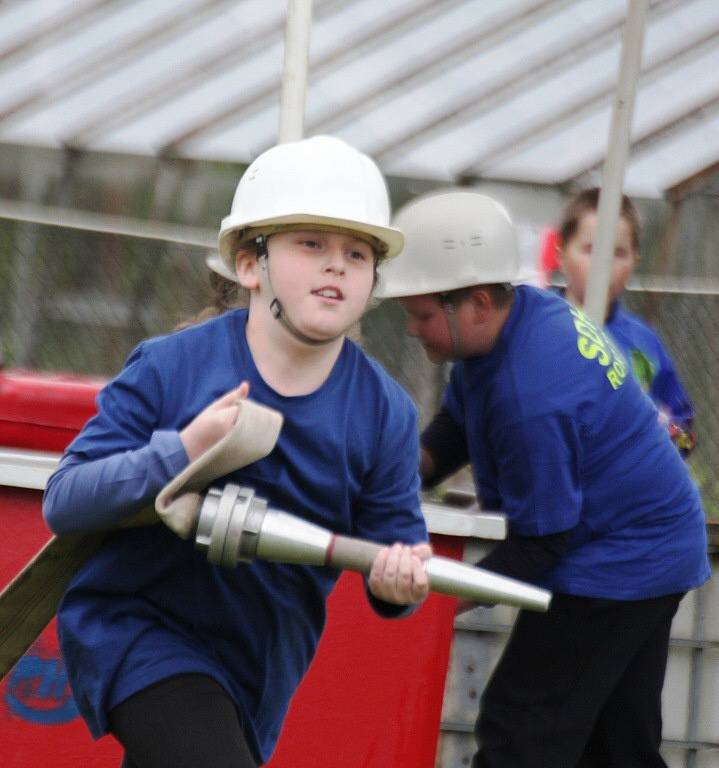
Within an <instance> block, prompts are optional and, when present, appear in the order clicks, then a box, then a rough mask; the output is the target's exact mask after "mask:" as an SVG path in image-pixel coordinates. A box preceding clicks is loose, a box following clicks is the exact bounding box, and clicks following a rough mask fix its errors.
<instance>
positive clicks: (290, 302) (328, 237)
mask: <svg viewBox="0 0 719 768" xmlns="http://www.w3.org/2000/svg"><path fill="white" fill-rule="evenodd" d="M268 250H269V270H270V277H271V280H272V287H273V288H274V291H275V295H276V296H277V297H278V298H279V300H280V302H281V303H282V306H283V307H285V309H286V311H287V313H288V315H289V317H290V318H291V319H292V322H293V323H294V324H295V325H297V326H299V328H300V330H302V331H303V332H304V333H307V334H308V335H310V336H312V337H313V338H332V337H334V336H337V335H338V334H341V333H344V332H345V331H346V330H347V329H348V328H349V327H350V326H351V325H352V324H353V323H355V322H356V321H357V320H358V319H359V318H360V316H361V315H362V313H363V312H364V309H365V306H366V304H367V300H368V299H369V296H370V293H371V291H372V286H373V283H374V251H373V250H372V246H371V245H370V244H369V243H368V242H367V241H365V240H362V239H360V238H358V237H355V236H353V235H351V234H344V233H338V232H329V231H325V230H317V229H303V230H292V231H289V232H280V233H277V234H275V235H271V236H270V238H269V239H268Z"/></svg>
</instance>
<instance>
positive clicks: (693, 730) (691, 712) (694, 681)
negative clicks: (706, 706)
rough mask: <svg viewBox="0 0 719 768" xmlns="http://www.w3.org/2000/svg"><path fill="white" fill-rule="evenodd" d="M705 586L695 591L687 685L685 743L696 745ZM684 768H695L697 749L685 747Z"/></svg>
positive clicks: (702, 651) (702, 660)
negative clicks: (689, 670)
mask: <svg viewBox="0 0 719 768" xmlns="http://www.w3.org/2000/svg"><path fill="white" fill-rule="evenodd" d="M706 589H707V588H706V586H704V587H700V588H699V589H697V590H696V591H695V592H694V594H695V595H696V598H695V600H696V602H695V604H694V628H693V632H692V639H693V641H694V646H693V648H692V659H691V679H690V683H689V702H688V704H689V706H688V708H687V733H686V741H687V742H688V743H689V744H690V745H691V744H696V743H697V742H698V740H699V734H698V730H699V715H700V712H699V709H700V707H701V682H702V677H703V674H704V635H705V625H706ZM684 764H685V765H686V768H696V766H697V765H698V753H697V748H696V747H693V746H688V747H687V752H686V756H685V763H684Z"/></svg>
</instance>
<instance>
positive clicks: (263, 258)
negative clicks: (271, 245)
mask: <svg viewBox="0 0 719 768" xmlns="http://www.w3.org/2000/svg"><path fill="white" fill-rule="evenodd" d="M254 243H255V253H256V254H257V263H258V264H259V267H260V275H261V278H260V279H262V276H264V283H265V285H266V287H267V291H268V294H269V296H270V312H272V316H273V317H274V318H275V320H279V321H280V323H282V325H283V326H284V327H285V329H286V330H287V331H288V333H290V335H292V336H294V337H295V338H296V339H297V341H301V342H302V343H303V344H308V345H309V346H311V347H321V346H324V345H325V344H330V343H331V342H333V341H335V340H337V339H339V338H340V337H341V336H342V334H341V333H339V334H337V336H332V337H331V338H329V339H313V338H312V337H311V336H308V335H307V334H306V333H302V331H301V330H300V329H299V328H297V326H296V325H295V324H294V323H293V322H292V321H291V320H290V319H289V317H287V312H286V310H285V309H284V307H283V306H282V304H280V300H279V299H278V298H277V295H276V294H275V289H274V288H273V287H272V280H271V279H270V259H269V255H270V254H269V250H268V248H267V238H266V237H265V235H257V237H255V238H254Z"/></svg>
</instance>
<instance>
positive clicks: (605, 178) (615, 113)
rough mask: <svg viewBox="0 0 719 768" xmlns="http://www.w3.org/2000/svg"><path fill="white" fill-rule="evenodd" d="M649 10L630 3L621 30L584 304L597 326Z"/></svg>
mask: <svg viewBox="0 0 719 768" xmlns="http://www.w3.org/2000/svg"><path fill="white" fill-rule="evenodd" d="M648 8H649V0H629V11H628V14H627V21H626V25H625V27H624V37H623V41H622V55H621V60H620V63H619V77H618V81H617V91H616V94H615V97H614V108H613V110H612V122H611V127H610V130H609V146H608V148H607V156H606V159H605V161H604V168H603V170H602V189H601V193H600V195H599V211H598V214H597V216H598V224H597V237H596V241H595V243H594V250H593V255H592V264H591V267H590V270H589V277H588V280H587V293H586V297H585V301H584V308H585V310H586V312H587V314H588V315H589V317H590V318H592V320H594V322H595V323H597V325H603V324H604V316H605V312H606V307H607V293H608V291H609V279H610V275H611V271H612V270H611V266H612V261H613V256H614V240H615V237H616V230H617V222H618V220H619V211H620V208H621V201H622V187H623V184H624V167H625V165H626V161H627V154H628V151H629V140H630V134H631V127H632V113H633V110H634V94H635V92H636V85H637V80H638V79H639V71H640V69H641V59H642V44H643V42H644V27H645V24H646V17H647V10H648Z"/></svg>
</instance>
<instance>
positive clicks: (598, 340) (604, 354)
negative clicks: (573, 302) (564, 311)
mask: <svg viewBox="0 0 719 768" xmlns="http://www.w3.org/2000/svg"><path fill="white" fill-rule="evenodd" d="M569 311H570V312H571V313H572V317H573V318H574V327H575V329H576V331H577V349H578V350H579V354H580V355H582V357H584V358H586V359H587V360H596V361H597V362H598V363H599V365H601V366H602V367H603V368H607V372H606V376H607V380H608V381H609V383H610V384H611V385H612V389H619V387H621V386H622V384H623V383H624V381H625V379H626V377H627V364H626V362H625V361H624V358H623V357H622V354H621V352H620V351H619V350H618V349H617V347H616V345H615V344H614V342H613V341H612V339H611V337H610V336H609V334H607V333H606V332H605V331H603V330H602V329H601V328H597V326H596V325H595V324H594V323H593V322H592V321H591V320H590V319H589V317H588V316H587V315H586V313H585V312H583V311H582V310H581V309H579V308H578V307H570V309H569Z"/></svg>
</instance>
